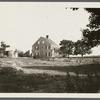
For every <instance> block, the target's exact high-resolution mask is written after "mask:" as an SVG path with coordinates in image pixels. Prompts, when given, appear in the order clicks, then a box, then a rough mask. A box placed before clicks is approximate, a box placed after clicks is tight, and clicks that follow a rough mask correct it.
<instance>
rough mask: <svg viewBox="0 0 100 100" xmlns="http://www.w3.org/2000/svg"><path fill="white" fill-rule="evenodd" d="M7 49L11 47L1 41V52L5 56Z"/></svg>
mask: <svg viewBox="0 0 100 100" xmlns="http://www.w3.org/2000/svg"><path fill="white" fill-rule="evenodd" d="M7 47H10V45H6V44H5V42H3V41H1V48H0V52H1V53H2V54H3V55H6V48H7Z"/></svg>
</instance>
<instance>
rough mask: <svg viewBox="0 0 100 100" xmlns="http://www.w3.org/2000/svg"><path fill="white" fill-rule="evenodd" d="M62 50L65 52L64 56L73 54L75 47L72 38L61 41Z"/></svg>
mask: <svg viewBox="0 0 100 100" xmlns="http://www.w3.org/2000/svg"><path fill="white" fill-rule="evenodd" d="M60 46H61V47H60V51H61V53H62V54H63V57H66V56H68V58H69V55H70V54H73V47H74V42H72V41H71V40H62V41H60Z"/></svg>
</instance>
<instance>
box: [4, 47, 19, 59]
mask: <svg viewBox="0 0 100 100" xmlns="http://www.w3.org/2000/svg"><path fill="white" fill-rule="evenodd" d="M6 55H7V57H11V58H16V57H18V51H17V49H13V48H7V49H6Z"/></svg>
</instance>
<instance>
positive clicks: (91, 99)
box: [0, 0, 100, 100]
mask: <svg viewBox="0 0 100 100" xmlns="http://www.w3.org/2000/svg"><path fill="white" fill-rule="evenodd" d="M0 2H68V3H81V4H82V3H83V2H84V3H85V2H86V3H91V2H92V3H93V5H94V6H95V5H96V4H97V3H100V0H0ZM97 5H98V4H97ZM98 94H99V93H97V94H94V93H93V94H88V93H87V94H86V93H85V94H78V95H77V96H75V95H76V93H74V94H73V93H71V94H70V93H68V95H70V96H68V95H67V96H66V94H65V93H63V94H62V96H59V93H53V94H49V93H29V94H27V93H17V94H16V93H0V100H100V94H99V95H98ZM39 95H41V96H40V97H39ZM48 95H49V96H48Z"/></svg>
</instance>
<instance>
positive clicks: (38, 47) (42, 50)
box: [32, 35, 59, 58]
mask: <svg viewBox="0 0 100 100" xmlns="http://www.w3.org/2000/svg"><path fill="white" fill-rule="evenodd" d="M58 49H59V46H58V45H57V44H56V43H55V42H53V41H52V40H51V39H49V36H48V35H47V36H46V37H40V38H39V39H38V40H37V41H36V42H35V43H34V44H33V45H32V56H33V57H39V58H47V57H57V56H58V55H59V54H58V52H57V50H58Z"/></svg>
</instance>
